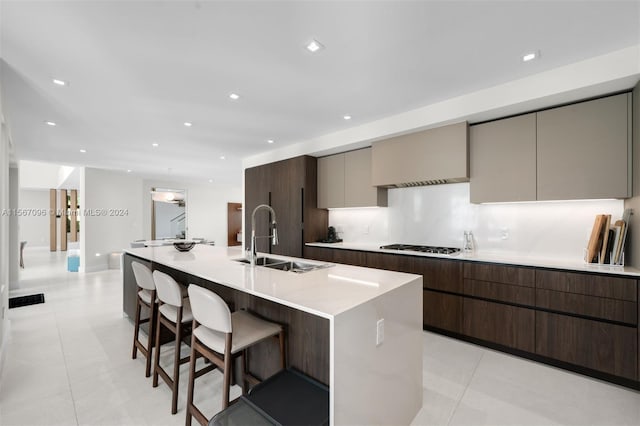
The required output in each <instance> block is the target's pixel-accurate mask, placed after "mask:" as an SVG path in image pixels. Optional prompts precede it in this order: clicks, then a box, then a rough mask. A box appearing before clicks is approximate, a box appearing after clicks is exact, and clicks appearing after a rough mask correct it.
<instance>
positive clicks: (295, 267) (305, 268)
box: [265, 262, 331, 273]
mask: <svg viewBox="0 0 640 426" xmlns="http://www.w3.org/2000/svg"><path fill="white" fill-rule="evenodd" d="M265 266H266V267H267V268H271V269H279V270H281V271H291V272H296V273H302V272H309V271H314V270H316V269H322V268H328V267H329V266H331V265H330V264H317V263H305V262H283V263H272V264H270V265H265Z"/></svg>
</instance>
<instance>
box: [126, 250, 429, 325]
mask: <svg viewBox="0 0 640 426" xmlns="http://www.w3.org/2000/svg"><path fill="white" fill-rule="evenodd" d="M125 252H126V253H129V254H132V255H134V256H138V257H140V258H143V259H146V260H150V261H152V262H156V263H160V264H163V265H166V266H169V267H170V268H173V269H177V270H179V271H183V272H186V273H188V274H191V275H194V276H197V277H200V278H203V279H205V280H208V281H212V282H215V283H218V284H221V285H225V286H227V287H231V288H234V289H236V290H240V291H244V292H246V293H249V294H252V295H254V296H257V297H262V298H264V299H267V300H271V301H273V302H276V303H280V304H282V305H285V306H289V307H292V308H295V309H299V310H301V311H305V312H309V313H311V314H314V315H319V316H322V317H325V318H333V317H334V316H336V315H338V314H340V313H342V312H345V311H348V310H349V309H351V308H353V307H355V306H358V305H361V304H362V303H365V302H367V301H369V300H371V299H374V298H376V297H378V296H380V295H383V294H385V293H387V292H389V291H392V290H394V289H396V288H398V287H401V286H403V285H405V284H408V283H410V282H413V281H415V280H416V279H421V277H420V276H419V275H413V274H405V273H401V272H393V271H383V270H379V269H371V268H362V267H357V266H348V265H339V264H331V265H332V266H330V267H328V268H322V269H317V270H313V271H310V272H305V273H294V272H284V271H279V270H276V269H270V268H267V267H264V266H256V267H253V268H252V267H251V266H250V265H247V264H243V263H240V262H235V261H234V260H233V259H239V258H241V257H243V252H242V250H241V249H240V248H238V247H213V246H208V245H202V244H197V245H196V246H195V247H194V248H193V249H192V250H191V251H189V252H179V251H177V250H176V249H175V248H174V247H172V246H160V247H141V248H129V249H126V250H125ZM258 255H259V256H263V255H265V254H262V253H259V254H258ZM267 256H268V257H272V258H280V259H288V260H301V261H303V262H305V263H314V264H326V262H316V261H310V260H307V259H296V258H291V257H286V256H278V255H267Z"/></svg>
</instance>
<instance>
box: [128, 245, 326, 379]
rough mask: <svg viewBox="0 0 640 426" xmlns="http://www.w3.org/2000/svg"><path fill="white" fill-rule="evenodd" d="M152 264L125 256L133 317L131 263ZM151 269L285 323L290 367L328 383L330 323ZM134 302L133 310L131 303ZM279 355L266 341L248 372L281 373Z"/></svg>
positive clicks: (257, 348)
mask: <svg viewBox="0 0 640 426" xmlns="http://www.w3.org/2000/svg"><path fill="white" fill-rule="evenodd" d="M132 260H136V261H142V262H146V263H147V264H149V263H150V262H148V261H144V260H143V259H139V258H137V257H135V256H132V255H130V254H127V253H125V255H124V261H123V268H124V270H123V278H124V283H123V285H124V289H123V291H124V295H123V300H124V310H125V313H126V314H127V315H128V316H129V317H130V318H133V314H134V313H135V292H136V285H135V277H134V276H133V271H132V270H131V261H132ZM151 269H153V270H160V271H162V272H165V273H167V274H169V275H171V276H172V277H173V278H174V279H175V280H176V281H178V283H180V284H182V285H185V286H186V285H189V284H195V285H199V286H202V287H205V288H208V289H209V290H212V291H214V292H215V293H216V294H218V295H219V296H220V297H222V298H223V299H224V300H225V301H226V302H227V304H228V305H229V307H230V308H231V310H232V311H233V310H238V309H246V310H248V311H250V312H252V313H254V314H257V315H259V316H261V317H263V318H265V319H267V320H269V321H274V322H277V323H279V324H282V325H283V326H284V327H285V331H286V355H287V366H289V367H293V368H296V369H298V370H300V371H302V372H304V373H305V374H308V375H309V376H311V377H313V378H314V379H316V380H318V381H320V382H322V383H324V384H326V385H328V384H329V361H330V360H329V343H330V341H329V320H328V319H326V318H322V317H319V316H316V315H312V314H309V313H306V312H302V311H299V310H297V309H293V308H290V307H287V306H283V305H280V304H278V303H275V302H271V301H269V300H266V299H262V298H260V297H256V296H253V295H250V294H247V293H244V292H242V291H239V290H235V289H232V288H230V287H227V286H224V285H221V284H217V283H214V282H211V281H207V280H204V279H202V278H199V277H195V276H193V275H190V274H187V273H185V272H182V271H177V270H175V269H172V268H169V267H167V266H165V265H161V264H157V263H152V264H151ZM131 299H133V308H132V309H131V307H130V306H129V303H128V301H129V300H131ZM279 360H280V354H279V349H278V344H277V340H275V339H273V340H272V341H265V342H263V343H260V344H259V345H257V346H255V347H253V348H251V349H250V351H249V370H250V371H251V372H252V373H253V374H254V375H255V376H256V377H258V378H263V379H264V378H266V377H269V376H270V375H272V374H274V373H275V372H277V371H278V370H279Z"/></svg>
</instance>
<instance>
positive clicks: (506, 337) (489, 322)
mask: <svg viewBox="0 0 640 426" xmlns="http://www.w3.org/2000/svg"><path fill="white" fill-rule="evenodd" d="M534 326H535V311H534V310H533V309H526V308H519V307H516V306H509V305H504V304H501V303H492V302H487V301H484V300H475V299H468V298H465V299H464V302H463V308H462V332H463V334H466V335H467V336H470V337H475V338H477V339H482V340H486V341H488V342H493V343H497V344H500V345H503V346H507V347H510V348H515V349H520V350H523V351H527V352H533V350H534V343H535V342H534Z"/></svg>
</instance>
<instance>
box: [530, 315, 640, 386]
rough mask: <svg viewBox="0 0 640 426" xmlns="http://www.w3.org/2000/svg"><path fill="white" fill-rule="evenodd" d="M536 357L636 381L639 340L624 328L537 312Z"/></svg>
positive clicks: (631, 328)
mask: <svg viewBox="0 0 640 426" xmlns="http://www.w3.org/2000/svg"><path fill="white" fill-rule="evenodd" d="M535 329H536V354H538V355H542V356H545V357H549V358H553V359H557V360H560V361H564V362H568V363H570V364H574V365H579V366H582V367H587V368H590V369H593V370H597V371H601V372H604V373H608V374H611V375H614V376H620V377H624V378H627V379H632V380H638V365H637V357H638V340H637V330H636V328H635V327H627V326H622V325H616V324H611V323H606V322H602V321H592V320H587V319H583V318H576V317H571V316H567V315H560V314H554V313H549V312H541V311H538V312H537V313H536V327H535Z"/></svg>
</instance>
